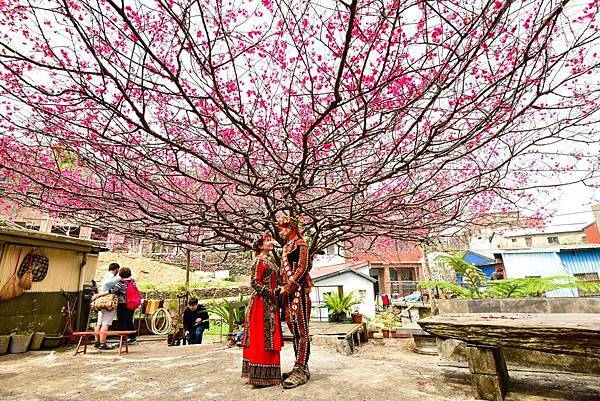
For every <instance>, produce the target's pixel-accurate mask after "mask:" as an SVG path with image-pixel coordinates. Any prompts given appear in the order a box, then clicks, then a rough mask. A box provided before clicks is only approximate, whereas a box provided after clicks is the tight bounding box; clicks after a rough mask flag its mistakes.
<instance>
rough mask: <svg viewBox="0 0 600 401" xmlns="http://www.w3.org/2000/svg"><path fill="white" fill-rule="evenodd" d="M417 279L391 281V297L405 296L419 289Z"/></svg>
mask: <svg viewBox="0 0 600 401" xmlns="http://www.w3.org/2000/svg"><path fill="white" fill-rule="evenodd" d="M418 284H419V282H418V281H391V282H390V285H391V286H390V287H391V292H392V297H396V296H398V297H405V296H407V295H410V294H412V293H413V292H415V291H417V290H418V289H419V286H418Z"/></svg>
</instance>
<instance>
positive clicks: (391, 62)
mask: <svg viewBox="0 0 600 401" xmlns="http://www.w3.org/2000/svg"><path fill="white" fill-rule="evenodd" d="M234 3H239V2H230V3H226V2H222V1H210V2H196V1H192V0H178V1H167V0H155V1H152V2H149V1H142V0H130V1H125V2H116V1H113V0H96V1H93V0H86V1H69V0H54V1H41V0H40V1H27V2H26V1H19V0H8V1H5V2H2V4H1V5H0V8H1V9H0V11H2V13H1V16H0V29H1V33H2V35H3V37H4V38H5V40H3V42H2V43H0V103H1V104H2V107H1V108H0V132H1V133H0V144H1V145H2V146H1V148H0V170H1V173H2V174H3V175H4V176H5V177H6V178H5V181H4V183H3V191H4V193H5V196H6V199H8V200H10V201H12V202H18V203H19V204H25V205H27V204H29V205H35V206H36V207H38V208H41V209H44V210H47V211H49V212H51V213H64V214H68V215H69V216H72V217H73V218H75V219H77V220H78V221H80V222H82V223H83V224H88V225H92V226H98V225H101V226H103V227H106V226H109V227H112V228H113V229H115V230H118V231H121V232H126V233H130V234H133V235H136V236H143V237H146V238H153V239H157V240H162V241H169V242H179V243H182V244H187V245H188V246H189V247H198V248H212V249H225V250H231V249H247V248H248V247H249V246H250V244H251V243H252V239H253V237H254V236H256V235H258V234H260V233H262V232H264V231H270V232H272V233H273V234H274V235H275V238H276V239H277V240H278V241H279V242H280V243H281V242H282V241H283V239H282V238H281V237H280V236H279V234H278V232H277V230H276V226H275V221H276V218H277V216H279V215H281V214H283V213H289V214H294V215H302V216H306V218H307V223H306V224H305V231H306V233H307V235H308V236H310V238H311V251H312V252H318V251H320V250H322V249H324V248H326V247H327V246H329V245H331V244H334V243H352V242H353V241H355V242H360V241H361V240H363V239H365V238H366V239H370V240H372V241H375V240H376V239H377V238H381V237H386V238H390V239H392V240H402V241H414V242H422V241H427V240H429V239H430V238H432V237H435V236H436V235H438V234H439V232H441V231H444V230H445V229H447V228H449V227H456V226H461V225H468V224H470V223H471V222H472V221H474V220H477V219H479V217H480V216H481V215H483V214H485V213H487V212H489V211H490V210H509V209H511V208H514V207H515V206H519V207H523V206H525V207H527V206H532V207H533V205H535V203H536V202H538V200H539V190H540V189H544V188H548V187H550V186H555V185H559V184H560V185H566V184H568V183H572V182H578V181H583V182H594V180H596V179H597V177H598V175H597V168H598V163H599V161H598V158H597V154H598V152H597V151H596V150H597V149H598V138H597V135H596V134H595V133H594V129H593V126H594V124H595V123H596V120H597V118H598V105H599V103H598V93H600V92H599V91H598V89H599V88H598V82H597V80H594V79H592V76H593V74H594V73H595V72H597V69H598V62H599V59H598V55H597V54H596V53H593V51H592V49H593V48H594V46H597V44H598V41H599V39H600V37H599V33H598V26H599V24H598V21H597V17H598V5H596V4H595V3H589V4H583V5H580V4H571V2H569V1H555V0H543V1H526V2H519V3H517V2H511V1H504V2H503V1H487V2H486V1H466V2H465V1H458V0H449V1H437V2H430V1H421V0H412V1H387V0H385V1H380V2H367V1H359V0H353V1H350V2H341V1H339V2H330V3H321V2H300V1H287V2H286V1H278V0H264V1H256V0H254V1H247V2H243V4H234ZM32 194H35V196H32Z"/></svg>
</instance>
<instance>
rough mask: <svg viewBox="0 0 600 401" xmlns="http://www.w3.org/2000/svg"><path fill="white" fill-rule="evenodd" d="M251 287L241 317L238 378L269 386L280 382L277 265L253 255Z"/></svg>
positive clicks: (281, 338) (280, 344)
mask: <svg viewBox="0 0 600 401" xmlns="http://www.w3.org/2000/svg"><path fill="white" fill-rule="evenodd" d="M251 285H252V289H253V290H254V292H253V294H252V298H251V299H250V302H249V303H248V307H247V308H246V316H245V319H244V337H243V339H242V342H243V345H244V356H243V361H242V377H245V378H247V382H248V383H249V384H256V385H262V386H267V385H273V384H279V383H280V382H281V363H280V360H279V352H280V351H281V347H282V345H283V336H282V333H281V324H280V322H279V314H278V308H277V303H276V301H275V294H274V292H275V287H276V285H277V267H276V266H275V264H274V263H273V262H272V261H271V260H270V259H268V258H266V257H264V256H261V255H259V256H257V257H256V260H255V261H254V264H253V266H252V270H251Z"/></svg>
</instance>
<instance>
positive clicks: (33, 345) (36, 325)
mask: <svg viewBox="0 0 600 401" xmlns="http://www.w3.org/2000/svg"><path fill="white" fill-rule="evenodd" d="M37 311H38V310H37V303H36V300H35V299H34V300H33V309H32V313H33V315H34V316H35V320H34V322H33V324H32V328H33V329H34V333H33V337H32V338H31V342H30V343H29V349H30V350H31V351H38V350H39V349H40V347H41V346H42V341H43V340H44V337H45V336H46V333H45V332H44V331H42V330H43V329H44V326H45V325H44V323H43V322H40V321H39V320H38V315H37ZM50 320H52V316H48V321H50Z"/></svg>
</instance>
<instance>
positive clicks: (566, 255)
mask: <svg viewBox="0 0 600 401" xmlns="http://www.w3.org/2000/svg"><path fill="white" fill-rule="evenodd" d="M558 256H559V257H560V261H561V262H562V263H563V264H564V265H565V266H566V267H567V269H568V270H569V272H570V273H571V274H577V273H592V272H598V274H600V249H589V250H580V249H573V250H561V252H559V254H558Z"/></svg>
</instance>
